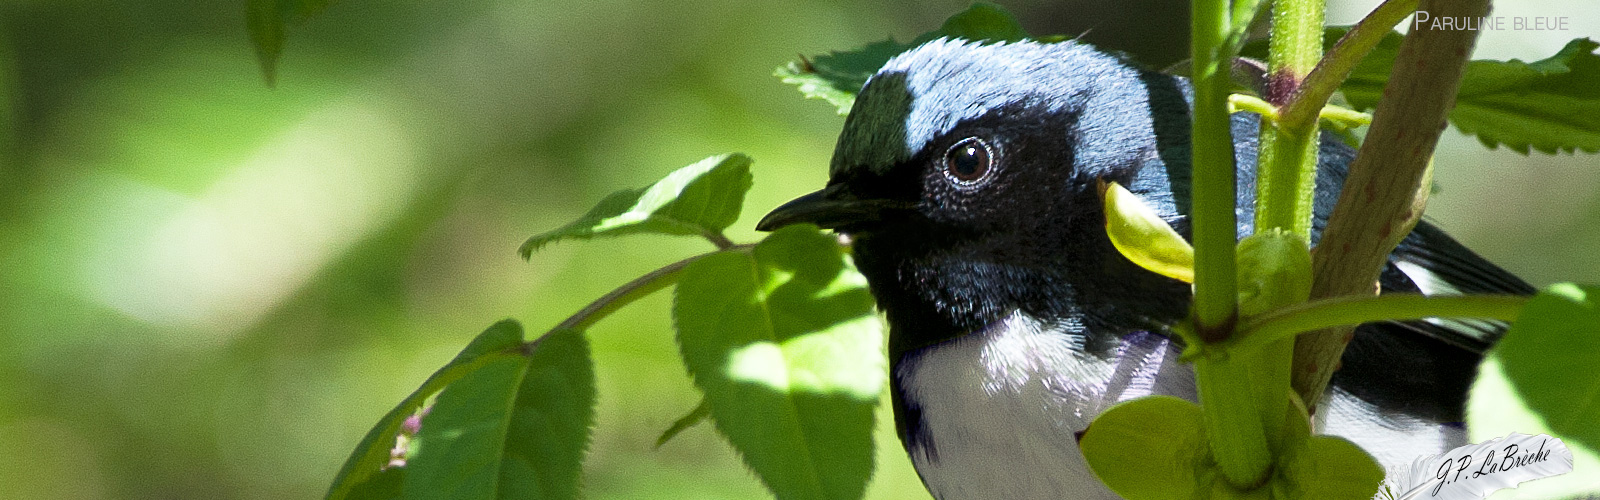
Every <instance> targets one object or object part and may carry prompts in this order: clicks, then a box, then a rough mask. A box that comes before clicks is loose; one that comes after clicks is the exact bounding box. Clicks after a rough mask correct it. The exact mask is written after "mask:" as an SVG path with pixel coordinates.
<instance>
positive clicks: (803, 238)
mask: <svg viewBox="0 0 1600 500" xmlns="http://www.w3.org/2000/svg"><path fill="white" fill-rule="evenodd" d="M673 319H674V323H675V325H676V327H677V330H678V342H679V346H680V348H681V350H682V353H683V358H684V363H685V365H687V367H688V369H689V373H690V374H691V375H693V377H694V382H695V385H696V386H697V387H699V388H700V390H701V391H702V392H703V393H704V394H705V401H706V403H707V404H708V405H709V406H710V412H711V418H712V421H713V422H714V423H715V424H716V428H717V430H718V432H720V433H721V434H722V435H723V436H725V437H727V439H728V441H729V442H730V443H731V444H732V445H733V447H734V448H735V449H736V450H738V452H739V454H740V455H741V456H742V457H743V459H744V462H745V464H746V465H748V466H749V467H750V469H751V470H753V471H754V472H755V473H756V475H757V476H758V477H760V478H761V480H762V482H763V483H765V484H766V486H767V488H768V489H770V490H771V491H772V492H773V494H775V495H776V496H777V497H778V498H779V499H783V500H789V499H850V498H859V497H860V496H861V495H862V493H863V492H864V490H865V487H866V483H867V479H868V478H869V477H870V476H871V471H872V426H873V408H874V407H875V406H876V405H877V401H878V395H879V393H880V392H882V390H883V386H884V382H885V371H886V369H885V366H884V365H885V359H884V354H883V351H882V349H883V347H882V342H883V336H882V332H881V328H880V324H879V322H878V318H877V316H876V315H875V314H873V300H872V296H871V294H869V293H868V292H867V289H866V280H865V278H863V277H862V276H861V275H860V274H859V273H857V272H856V271H855V269H854V267H853V266H852V265H850V263H849V261H848V260H846V258H845V254H844V252H843V251H842V249H841V248H840V247H839V245H838V243H837V241H836V240H835V239H834V238H832V237H830V236H828V235H825V234H823V233H821V232H820V231H818V230H817V228H816V227H815V226H810V225H795V226H789V227H785V228H783V229H780V230H778V231H777V232H774V233H773V234H772V235H770V236H768V237H767V238H766V239H765V240H763V241H762V242H761V243H760V244H758V245H756V247H755V248H754V249H753V250H752V251H750V252H748V253H746V252H739V251H725V252H721V253H717V254H712V255H709V256H706V257H704V258H701V259H699V260H697V261H695V262H694V263H693V264H691V265H690V266H689V267H688V268H686V269H685V270H684V274H683V277H682V279H681V281H679V283H678V287H677V293H676V294H675V295H674V299H673Z"/></svg>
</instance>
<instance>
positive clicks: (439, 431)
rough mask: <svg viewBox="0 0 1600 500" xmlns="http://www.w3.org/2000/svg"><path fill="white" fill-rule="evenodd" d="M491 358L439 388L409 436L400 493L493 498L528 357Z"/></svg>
mask: <svg viewBox="0 0 1600 500" xmlns="http://www.w3.org/2000/svg"><path fill="white" fill-rule="evenodd" d="M492 357H493V359H492V360H490V361H489V362H488V363H485V364H484V365H483V366H482V367H479V368H478V369H477V370H473V371H472V373H469V374H467V376H465V377H462V378H461V380H457V381H456V382H455V383H453V384H450V386H449V387H446V388H445V390H444V392H441V393H439V399H438V401H436V402H434V404H433V409H431V410H428V416H426V417H423V419H422V429H421V430H419V431H417V436H416V437H415V438H414V439H412V440H411V449H410V450H409V453H408V454H409V458H408V459H407V460H406V480H405V485H404V487H403V488H402V492H403V494H402V495H401V498H405V499H407V500H411V499H418V500H420V499H432V498H451V499H490V498H498V495H497V494H496V490H497V486H498V485H499V478H500V467H499V465H500V460H501V458H502V457H503V456H504V454H505V441H506V435H507V433H508V432H509V431H510V428H511V408H512V405H513V404H514V403H515V401H516V398H517V386H518V385H520V384H521V383H522V377H523V375H524V374H526V373H527V371H528V358H527V357H524V356H522V355H519V354H495V355H493V356H492Z"/></svg>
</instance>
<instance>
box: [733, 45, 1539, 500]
mask: <svg viewBox="0 0 1600 500" xmlns="http://www.w3.org/2000/svg"><path fill="white" fill-rule="evenodd" d="M1190 101H1191V95H1190V90H1189V86H1188V82H1187V80H1185V79H1183V78H1180V77H1175V76H1170V75H1165V74H1161V73H1158V72H1153V71H1147V70H1143V69H1140V68H1138V67H1136V66H1135V65H1134V64H1131V63H1130V62H1128V61H1126V60H1124V59H1123V58H1121V57H1118V56H1113V55H1110V54H1107V53H1104V52H1100V51H1098V50H1096V49H1095V48H1093V47H1091V46H1089V45H1085V44H1082V43H1076V42H1072V41H1066V42H1059V43H1049V44H1045V43H1036V42H1031V41H1022V42H1013V43H992V44H981V43H977V42H970V41H963V40H955V39H938V40H933V41H930V42H928V43H926V44H924V45H921V46H919V47H917V48H914V49H912V50H909V51H907V52H905V53H902V54H900V55H899V56H896V57H895V58H893V59H892V60H890V61H889V62H888V63H887V64H886V65H885V66H884V67H883V68H882V69H881V70H879V71H878V72H877V73H876V74H875V75H874V76H872V77H871V78H870V79H869V80H868V82H867V83H866V85H865V86H864V87H863V88H862V89H861V92H860V93H859V95H858V97H857V98H856V101H855V104H854V107H853V108H852V109H851V112H850V115H849V117H848V118H847V119H846V121H845V124H844V129H843V132H842V133H841V134H840V135H839V142H838V145H837V147H836V149H835V151H834V156H833V160H832V164H831V166H830V169H829V181H828V184H827V186H826V187H824V188H823V189H822V190H821V191H818V192H815V193H812V194H809V195H806V196H804V197H801V198H799V199H796V200H794V201H792V202H790V203H787V204H785V205H783V206H781V207H779V208H777V209H776V210H774V211H772V212H771V213H770V214H768V215H767V216H766V217H765V218H764V219H763V220H762V221H761V222H760V224H758V228H760V229H762V230H772V229H775V228H778V227H781V226H785V225H789V224H795V223H812V224H816V225H818V226H820V227H823V228H828V229H833V230H834V231H836V232H839V233H842V234H844V235H848V236H849V237H850V238H851V240H852V241H853V243H852V244H853V248H854V258H855V262H856V265H857V267H858V268H859V269H860V271H861V272H862V274H863V275H865V276H866V278H867V281H868V283H869V285H870V287H871V290H872V294H873V296H874V297H875V298H876V299H877V302H878V306H879V308H880V309H882V310H883V312H884V313H885V315H886V316H887V319H888V325H889V346H888V353H889V357H890V366H891V368H890V371H891V373H890V376H891V378H890V381H891V388H892V391H893V402H894V414H895V424H896V428H897V431H898V433H899V436H900V440H901V442H902V443H903V444H904V445H905V449H906V451H907V453H908V454H909V455H910V457H911V460H912V462H913V463H914V465H915V466H916V469H917V473H918V474H919V475H920V476H921V477H922V481H923V483H924V484H925V485H926V486H927V488H928V490H929V491H930V492H932V494H933V496H934V497H935V498H938V499H939V500H969V499H996V498H1004V499H1017V500H1029V499H1060V498H1085V499H1101V498H1117V496H1116V495H1115V494H1114V493H1112V492H1111V491H1110V490H1108V489H1106V488H1105V486H1103V485H1102V484H1101V483H1100V481H1099V480H1098V479H1096V478H1095V476H1094V474H1093V473H1091V472H1090V471H1089V468H1088V466H1087V465H1086V464H1085V462H1084V460H1083V457H1082V455H1081V453H1080V452H1079V449H1078V443H1077V439H1076V436H1077V435H1078V433H1081V432H1082V431H1084V430H1085V429H1086V428H1087V427H1088V425H1089V422H1090V421H1091V420H1092V419H1093V418H1094V417H1095V415H1097V414H1099V413H1100V412H1101V411H1103V410H1105V409H1106V408H1107V407H1109V406H1111V405H1113V404H1115V403H1117V402H1119V401H1124V400H1128V399H1132V398H1136V397H1140V396H1146V395H1152V394H1165V395H1173V396H1178V397H1183V398H1186V399H1189V400H1194V399H1195V383H1194V372H1193V368H1192V366H1190V365H1186V364H1183V363H1180V362H1179V361H1178V354H1179V353H1180V352H1181V351H1182V350H1183V344H1182V341H1181V340H1179V339H1178V338H1176V337H1175V336H1173V335H1171V334H1170V332H1169V331H1168V327H1169V326H1171V325H1172V324H1174V323H1175V322H1177V321H1179V320H1181V319H1183V318H1184V317H1185V316H1186V315H1187V314H1188V310H1189V305H1190V300H1191V292H1190V287H1189V285H1188V284H1186V283H1183V282H1180V281H1177V280H1173V279H1170V278H1166V277H1163V276H1160V275H1157V274H1155V273H1152V272H1150V271H1146V270H1144V269H1142V268H1140V267H1139V266H1137V265H1135V264H1133V263H1132V262H1129V261H1128V260H1127V259H1126V258H1124V257H1123V256H1122V255H1121V254H1119V253H1118V252H1117V250H1116V249H1115V248H1114V247H1112V245H1111V243H1110V241H1109V240H1108V238H1107V236H1106V233H1105V228H1104V224H1105V219H1104V214H1103V212H1102V205H1101V200H1100V195H1099V192H1098V189H1097V182H1098V181H1099V180H1102V179H1103V180H1106V181H1115V182H1118V183H1120V184H1122V185H1123V186H1126V187H1128V189H1129V190H1130V191H1132V192H1134V193H1135V194H1138V195H1139V196H1140V197H1142V198H1143V199H1144V200H1145V202H1146V203H1147V204H1150V205H1151V206H1152V207H1153V208H1155V209H1156V210H1157V211H1158V212H1159V213H1160V214H1161V216H1162V217H1163V218H1164V219H1166V220H1167V221H1168V223H1170V224H1172V225H1173V226H1174V227H1175V228H1177V229H1178V231H1179V233H1180V234H1184V235H1185V237H1187V235H1188V234H1189V219H1188V217H1187V216H1186V215H1185V213H1186V212H1187V211H1188V207H1189V204H1190V202H1189V181H1190V162H1189V156H1190V155H1189V130H1190V129H1189V127H1190V122H1189V110H1190ZM1258 123H1259V122H1258V119H1257V118H1256V117H1255V116H1253V115H1248V114H1242V113H1241V114H1236V115H1234V117H1233V119H1232V134H1233V137H1234V144H1235V152H1236V160H1237V165H1238V186H1237V187H1238V193H1239V198H1238V205H1237V206H1238V209H1237V214H1238V220H1239V236H1240V237H1243V236H1245V235H1248V234H1249V233H1250V231H1251V221H1252V217H1253V203H1254V193H1255V180H1254V173H1255V163H1256V157H1255V155H1256V143H1257V140H1256V134H1257V130H1258ZM1320 148H1321V149H1320V151H1321V161H1320V164H1319V166H1318V176H1317V188H1318V191H1317V195H1316V196H1317V197H1316V199H1315V221H1314V224H1313V225H1314V229H1313V242H1314V241H1315V240H1316V237H1317V235H1318V234H1320V230H1321V227H1322V226H1323V225H1324V224H1325V222H1326V218H1327V216H1328V214H1329V213H1330V212H1332V208H1333V204H1334V201H1335V200H1336V199H1337V198H1338V191H1339V187H1340V185H1341V184H1342V183H1343V181H1344V177H1345V172H1346V166H1347V165H1348V164H1349V163H1350V161H1351V159H1352V158H1353V157H1354V156H1355V152H1354V151H1353V150H1352V149H1351V148H1350V147H1349V146H1347V145H1345V144H1344V143H1343V142H1341V141H1339V140H1338V139H1336V138H1335V137H1333V136H1331V135H1328V134H1324V136H1323V138H1322V139H1321V145H1320ZM1380 284H1381V286H1382V290H1383V291H1384V292H1421V293H1425V294H1450V293H1516V294H1531V293H1532V292H1533V288H1531V287H1530V286H1529V285H1528V284H1527V283H1525V282H1523V281H1522V280H1520V279H1518V278H1517V277H1516V276H1513V275H1511V274H1509V273H1507V272H1506V271H1503V270H1501V269H1500V268H1498V267H1495V266H1494V265H1493V264H1490V263H1489V262H1487V261H1485V260H1484V259H1483V258H1481V257H1479V256H1477V255H1476V254H1474V253H1472V252H1471V251H1470V250H1468V249H1466V248H1465V247H1463V246H1462V245H1461V244H1459V243H1457V242H1456V241H1455V240H1453V239H1451V238H1450V237H1449V236H1448V235H1446V234H1445V233H1443V232H1442V231H1440V230H1439V229H1438V228H1436V227H1434V226H1433V225H1431V224H1429V223H1428V222H1426V221H1424V222H1421V223H1418V225H1417V227H1416V229H1415V230H1414V231H1413V232H1412V233H1411V234H1410V235H1409V236H1407V237H1406V238H1405V240H1404V241H1403V242H1402V243H1401V244H1400V246H1399V248H1398V249H1396V250H1395V252H1394V253H1393V254H1392V255H1391V257H1390V260H1389V263H1388V265H1387V266H1386V268H1385V269H1384V270H1383V272H1382V277H1381V280H1380ZM1504 330H1505V325H1504V324H1503V323H1497V322H1492V321H1447V320H1428V321H1418V322H1391V323H1378V324H1369V325H1365V326H1362V327H1361V328H1358V329H1357V330H1356V333H1355V336H1354V339H1353V340H1352V341H1351V342H1350V344H1349V347H1348V348H1347V349H1346V351H1345V354H1344V357H1343V360H1342V368H1341V369H1340V370H1339V371H1338V372H1336V373H1335V375H1334V377H1333V380H1332V383H1331V387H1330V389H1329V391H1328V393H1327V395H1326V397H1325V399H1324V400H1323V401H1321V402H1320V404H1319V410H1318V412H1317V415H1316V419H1317V421H1318V425H1319V427H1318V428H1319V429H1320V430H1321V432H1323V433H1327V434H1333V435H1337V436H1341V437H1344V438H1346V439H1349V440H1351V441H1353V442H1355V443H1356V444H1358V445H1360V446H1361V447H1362V448H1364V449H1366V450H1367V451H1368V452H1369V453H1371V454H1372V455H1373V456H1374V457H1375V458H1377V459H1378V461H1379V463H1380V464H1382V465H1384V466H1385V467H1386V468H1392V467H1396V466H1400V465H1402V464H1409V463H1410V461H1411V460H1413V459H1415V458H1416V457H1418V456H1421V455H1426V454H1435V453H1440V452H1443V451H1446V450H1449V449H1451V448H1454V447H1456V446H1459V445H1461V444H1464V443H1465V440H1466V429H1465V426H1464V424H1463V422H1462V421H1463V420H1464V418H1463V413H1464V411H1465V405H1466V399H1467V392H1468V389H1469V387H1470V386H1471V383H1472V381H1473V378H1474V377H1475V376H1476V374H1477V367H1478V363H1479V362H1480V361H1481V360H1482V357H1483V354H1484V352H1485V351H1486V350H1487V349H1488V348H1489V347H1490V346H1492V345H1493V343H1494V342H1495V341H1496V340H1497V339H1498V338H1499V337H1500V336H1501V335H1502V334H1503V333H1504Z"/></svg>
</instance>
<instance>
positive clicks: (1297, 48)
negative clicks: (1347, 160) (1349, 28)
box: [1255, 0, 1324, 241]
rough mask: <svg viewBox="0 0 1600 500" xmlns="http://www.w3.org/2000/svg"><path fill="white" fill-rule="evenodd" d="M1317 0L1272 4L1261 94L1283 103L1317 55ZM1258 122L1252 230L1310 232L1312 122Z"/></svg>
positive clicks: (1320, 11)
mask: <svg viewBox="0 0 1600 500" xmlns="http://www.w3.org/2000/svg"><path fill="white" fill-rule="evenodd" d="M1323 10H1324V6H1323V2H1322V0H1279V1H1277V2H1274V3H1273V5H1272V41H1271V47H1270V49H1271V52H1270V53H1269V55H1268V59H1267V93H1266V96H1265V97H1266V100H1267V102H1269V103H1272V104H1273V105H1274V106H1280V107H1281V106H1283V105H1284V104H1286V103H1287V102H1289V97H1290V96H1291V95H1293V94H1294V93H1296V92H1297V91H1298V88H1299V87H1300V82H1301V80H1302V79H1303V78H1305V77H1306V74H1307V73H1310V72H1311V70H1312V68H1314V67H1316V65H1317V61H1319V60H1320V59H1321V58H1322V16H1323ZM1275 125H1277V123H1276V122H1274V121H1270V120H1262V122H1261V154H1260V157H1259V162H1258V163H1257V167H1256V168H1257V175H1256V179H1257V180H1258V182H1257V184H1256V188H1257V189H1256V220H1255V228H1256V231H1263V230H1267V229H1272V228H1279V229H1283V230H1285V231H1290V232H1293V233H1295V234H1298V235H1300V237H1302V238H1306V239H1307V241H1309V240H1310V238H1311V200H1312V198H1313V196H1314V195H1315V194H1316V175H1317V145H1318V144H1317V140H1316V138H1317V127H1316V121H1315V120H1313V121H1312V122H1311V124H1310V126H1307V127H1297V128H1287V127H1282V126H1275Z"/></svg>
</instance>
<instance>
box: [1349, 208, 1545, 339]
mask: <svg viewBox="0 0 1600 500" xmlns="http://www.w3.org/2000/svg"><path fill="white" fill-rule="evenodd" d="M1379 283H1380V284H1381V285H1382V286H1383V290H1384V291H1386V292H1420V293H1423V294H1425V295H1461V294H1514V295H1532V294H1533V293H1534V291H1535V290H1534V288H1533V286H1531V285H1529V284H1528V283H1527V282H1525V281H1522V279H1521V278H1518V277H1516V276H1515V275H1512V274H1511V273H1509V272H1506V271H1505V270H1504V269H1501V268H1500V267H1499V266H1496V265H1494V264H1493V263H1490V262H1489V261H1487V260H1484V258H1483V257H1479V256H1478V254H1476V253H1473V252H1472V250H1468V249H1467V247H1465V246H1462V245H1461V243H1458V242H1456V240H1455V239H1454V238H1451V237H1450V236H1449V235H1447V234H1445V233H1444V231H1442V230H1440V229H1439V228H1438V227H1435V226H1434V225H1432V224H1429V223H1428V222H1426V221H1423V222H1419V223H1417V228H1416V229H1415V230H1413V231H1412V232H1411V234H1410V235H1409V236H1407V237H1406V238H1405V239H1404V240H1402V241H1401V242H1400V245H1399V246H1398V247H1396V248H1395V251H1394V253H1393V254H1391V255H1390V256H1389V266H1388V267H1387V268H1386V269H1384V273H1383V275H1382V276H1381V277H1380V279H1379ZM1393 324H1394V325H1395V326H1399V327H1402V328H1404V329H1406V330H1409V331H1412V332H1415V333H1420V334H1423V335H1426V336H1428V337H1432V338H1435V339H1438V340H1440V341H1442V342H1445V343H1448V344H1451V345H1455V346H1458V347H1461V348H1463V349H1467V350H1469V351H1472V352H1474V353H1477V354H1480V355H1481V354H1483V353H1484V352H1486V351H1488V350H1489V348H1490V347H1492V346H1493V345H1494V343H1495V342H1496V341H1498V340H1500V336H1501V335H1503V334H1505V331H1506V327H1507V325H1506V323H1505V322H1503V321H1493V320H1476V319H1453V318H1452V319H1446V318H1432V319H1426V320H1420V321H1404V322H1393Z"/></svg>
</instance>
